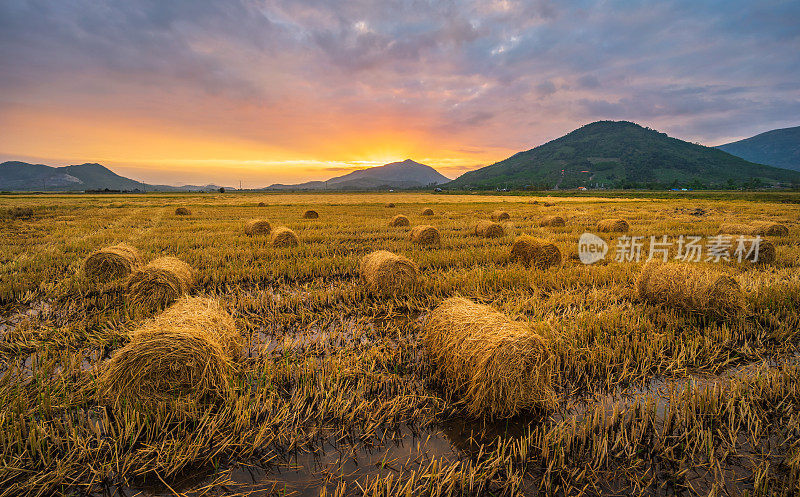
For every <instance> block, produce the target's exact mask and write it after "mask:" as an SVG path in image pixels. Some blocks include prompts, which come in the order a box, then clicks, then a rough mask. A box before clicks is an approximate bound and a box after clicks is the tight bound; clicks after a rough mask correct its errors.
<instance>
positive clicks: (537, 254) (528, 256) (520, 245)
mask: <svg viewBox="0 0 800 497" xmlns="http://www.w3.org/2000/svg"><path fill="white" fill-rule="evenodd" d="M509 259H510V260H511V261H512V262H519V263H521V264H523V265H525V266H533V267H536V268H539V269H547V268H549V267H551V266H558V265H560V264H561V251H560V250H559V249H558V247H557V246H556V245H555V244H553V243H550V242H548V241H546V240H540V239H538V238H533V237H531V236H527V235H523V236H520V237H518V238H517V239H516V240H514V244H513V245H512V246H511V255H510V257H509Z"/></svg>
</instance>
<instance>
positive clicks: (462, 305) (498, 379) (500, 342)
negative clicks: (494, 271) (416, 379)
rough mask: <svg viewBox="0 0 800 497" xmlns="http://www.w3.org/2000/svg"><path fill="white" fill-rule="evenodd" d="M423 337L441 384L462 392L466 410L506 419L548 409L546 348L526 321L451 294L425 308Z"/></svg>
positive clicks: (549, 390) (551, 398)
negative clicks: (537, 409)
mask: <svg viewBox="0 0 800 497" xmlns="http://www.w3.org/2000/svg"><path fill="white" fill-rule="evenodd" d="M424 335H425V336H424V340H425V346H426V349H427V351H428V354H429V356H430V358H431V361H432V362H433V363H434V364H435V365H436V367H437V370H438V372H439V374H440V375H441V377H442V379H443V382H444V384H445V385H446V386H447V388H452V389H453V390H455V391H457V392H460V393H462V394H463V395H464V402H465V403H466V407H467V409H468V411H469V412H470V413H471V414H473V415H488V416H491V417H508V416H513V415H515V414H519V413H521V412H523V411H526V410H530V409H532V408H536V407H540V408H552V407H554V405H555V394H554V392H553V388H552V386H551V376H550V375H551V354H550V350H549V348H548V346H547V343H546V342H545V340H544V339H543V338H542V337H541V336H539V335H537V334H536V333H534V332H533V331H531V329H530V327H529V326H528V324H527V323H523V322H519V321H512V320H511V319H509V318H508V317H507V316H506V315H505V314H503V313H500V312H497V311H496V310H494V309H493V308H491V307H489V306H486V305H480V304H475V303H473V302H472V301H470V300H468V299H465V298H460V297H453V298H449V299H447V300H445V301H444V302H442V303H441V304H440V305H439V306H438V307H437V308H436V309H434V310H433V311H432V312H431V314H430V316H429V317H428V320H427V321H426V323H425V328H424Z"/></svg>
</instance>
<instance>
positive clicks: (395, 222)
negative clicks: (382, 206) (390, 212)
mask: <svg viewBox="0 0 800 497" xmlns="http://www.w3.org/2000/svg"><path fill="white" fill-rule="evenodd" d="M410 224H411V222H410V221H409V220H408V218H407V217H405V216H404V215H402V214H398V215H396V216H395V217H393V218H392V220H391V221H389V226H391V227H393V228H396V227H398V226H409V225H410Z"/></svg>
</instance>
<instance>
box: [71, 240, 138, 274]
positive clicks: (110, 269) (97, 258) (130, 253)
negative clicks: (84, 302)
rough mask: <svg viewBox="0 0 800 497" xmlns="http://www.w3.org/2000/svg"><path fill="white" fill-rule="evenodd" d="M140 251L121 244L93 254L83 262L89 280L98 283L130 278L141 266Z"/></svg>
mask: <svg viewBox="0 0 800 497" xmlns="http://www.w3.org/2000/svg"><path fill="white" fill-rule="evenodd" d="M141 260H142V259H141V257H139V251H138V250H136V249H135V248H133V247H131V246H129V245H126V244H124V243H120V244H118V245H112V246H111V247H105V248H101V249H100V250H97V251H95V252H92V254H91V255H89V257H87V258H86V260H85V261H84V262H83V272H84V274H85V275H86V277H87V278H89V279H90V280H92V281H96V282H98V283H108V282H110V281H113V280H117V279H120V278H126V277H128V276H129V275H130V274H131V273H132V272H133V271H134V270H135V269H136V268H138V267H139V265H140V264H141Z"/></svg>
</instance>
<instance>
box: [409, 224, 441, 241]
mask: <svg viewBox="0 0 800 497" xmlns="http://www.w3.org/2000/svg"><path fill="white" fill-rule="evenodd" d="M409 237H410V239H411V241H412V242H414V243H416V244H418V245H439V244H440V243H442V237H441V235H440V234H439V230H437V229H436V228H434V227H433V226H429V225H427V224H421V225H419V226H414V227H413V228H412V229H411V234H410V235H409Z"/></svg>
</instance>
